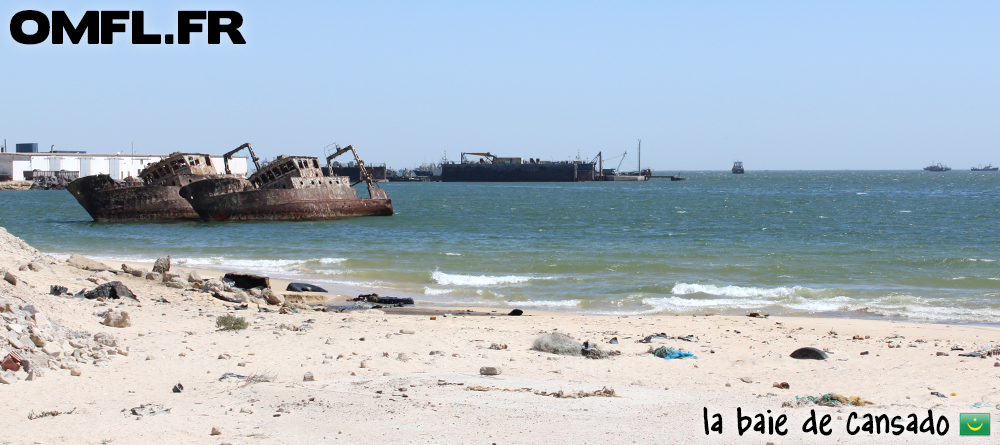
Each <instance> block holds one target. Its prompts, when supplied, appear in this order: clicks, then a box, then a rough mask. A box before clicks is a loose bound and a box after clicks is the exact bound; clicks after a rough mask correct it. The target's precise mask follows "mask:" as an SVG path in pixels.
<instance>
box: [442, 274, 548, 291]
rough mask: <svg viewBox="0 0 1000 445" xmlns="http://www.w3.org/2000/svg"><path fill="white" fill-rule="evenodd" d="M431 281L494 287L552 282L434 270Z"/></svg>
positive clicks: (512, 276) (524, 277) (511, 276)
mask: <svg viewBox="0 0 1000 445" xmlns="http://www.w3.org/2000/svg"><path fill="white" fill-rule="evenodd" d="M431 279H432V280H434V282H435V283H437V284H440V285H442V286H473V287H477V286H496V285H500V284H518V283H525V282H527V281H530V280H552V279H554V278H553V277H527V276H522V275H505V276H492V275H461V274H448V273H444V272H441V271H440V270H435V271H434V272H431Z"/></svg>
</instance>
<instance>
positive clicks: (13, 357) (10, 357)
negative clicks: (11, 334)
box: [0, 348, 24, 371]
mask: <svg viewBox="0 0 1000 445" xmlns="http://www.w3.org/2000/svg"><path fill="white" fill-rule="evenodd" d="M17 349H22V348H17ZM23 360H24V359H23V358H22V357H21V355H20V354H18V353H17V351H16V350H15V351H10V353H8V354H7V356H6V357H4V358H3V361H2V362H0V369H2V370H4V371H20V370H21V362H22V361H23Z"/></svg>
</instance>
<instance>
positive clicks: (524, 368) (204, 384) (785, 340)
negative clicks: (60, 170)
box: [0, 232, 1000, 444]
mask: <svg viewBox="0 0 1000 445" xmlns="http://www.w3.org/2000/svg"><path fill="white" fill-rule="evenodd" d="M31 260H36V261H38V262H40V263H45V264H46V265H47V266H46V267H45V268H42V269H41V270H40V271H37V272H36V271H31V270H30V269H29V270H24V271H21V270H18V269H19V265H22V264H25V263H27V262H28V261H31ZM108 266H109V269H120V266H121V265H120V264H108ZM140 266H141V265H140ZM0 267H4V268H7V269H8V270H11V272H12V273H14V274H15V275H17V277H18V278H20V279H22V280H24V281H26V282H27V284H26V283H24V282H23V281H22V282H21V283H20V284H19V285H18V286H11V285H10V284H8V283H6V282H0V298H5V299H7V300H8V301H10V302H11V303H12V304H15V305H23V304H34V305H36V307H38V308H40V309H41V310H42V311H43V313H44V314H45V315H47V316H48V317H49V318H50V319H51V320H52V321H53V322H55V323H57V324H58V325H61V326H63V327H66V328H68V329H72V330H82V331H87V332H89V334H90V335H91V336H92V335H93V334H94V333H98V332H105V333H110V334H113V335H114V336H115V337H117V339H118V341H119V343H120V345H121V347H122V348H127V352H128V355H127V356H121V355H113V356H111V358H110V361H109V362H108V363H107V365H106V366H95V365H93V364H92V363H91V361H88V362H86V363H74V366H75V367H77V369H79V370H80V371H81V373H82V375H81V376H78V377H75V376H71V375H70V371H69V370H67V369H47V370H45V373H44V375H43V376H41V377H39V378H37V379H35V380H33V381H24V377H25V374H24V373H23V372H20V373H19V374H20V381H18V382H16V383H14V384H11V385H5V384H0V400H2V401H3V406H4V410H3V411H2V414H0V442H10V443H29V444H30V443H43V444H48V443H102V442H104V443H212V444H219V443H234V444H236V443H239V444H243V443H309V442H314V443H480V444H483V443H484V444H490V443H503V444H508V443H558V444H563V443H595V444H602V443H719V444H721V443H757V444H764V443H766V442H768V441H772V442H774V443H778V444H787V443H862V442H865V443H868V442H871V441H872V440H875V442H876V443H953V442H954V441H958V440H960V438H959V419H958V414H959V413H960V412H992V413H997V412H998V411H997V409H996V408H994V407H993V406H995V405H997V403H1000V390H998V389H997V386H998V383H1000V381H998V376H1000V367H994V363H995V362H996V360H995V359H993V358H989V359H980V358H965V357H959V356H958V353H960V352H963V351H957V350H955V351H953V350H952V348H953V347H962V348H964V351H965V352H969V351H974V350H978V349H979V348H980V347H982V346H983V345H986V344H988V343H992V344H993V345H997V346H1000V330H998V329H997V328H993V327H980V326H957V325H944V324H921V323H906V322H895V321H878V320H849V319H834V318H798V317H770V318H767V319H757V318H750V317H733V316H726V317H723V316H699V317H690V316H683V317H681V316H655V317H650V316H633V317H597V316H583V315H570V314H553V313H544V312H533V311H528V312H526V313H525V315H524V316H521V317H511V316H506V315H499V314H503V313H505V312H506V310H499V309H498V310H496V312H495V314H498V315H481V316H474V315H450V316H444V314H446V313H451V314H460V313H461V311H460V310H457V309H455V308H443V309H440V310H438V311H437V312H435V314H437V315H435V316H436V317H437V319H436V320H431V318H430V317H431V315H406V314H397V313H393V312H392V311H391V310H390V311H388V313H381V312H380V311H377V310H375V311H372V310H370V311H361V312H356V313H336V312H312V311H303V312H299V313H294V314H289V315H284V314H279V313H277V312H267V313H263V312H260V313H259V312H257V307H256V306H255V305H251V306H250V310H234V307H235V306H236V305H234V304H230V303H225V302H222V301H220V300H217V299H214V298H212V297H211V296H210V295H208V294H206V293H203V292H201V291H198V290H192V289H184V290H182V289H171V288H167V287H165V286H163V285H162V284H161V283H154V282H151V281H148V280H145V279H140V278H135V277H132V276H126V275H125V274H119V275H118V276H117V277H116V279H118V280H120V281H121V282H122V283H123V284H125V285H126V286H127V287H129V288H130V289H131V290H132V291H133V292H134V293H135V294H136V295H138V297H139V301H138V302H133V301H122V302H118V301H109V302H98V301H91V300H84V299H74V298H68V297H58V296H51V295H48V294H47V292H48V290H49V286H50V285H53V284H55V285H63V286H66V287H67V288H69V290H70V293H75V292H76V291H78V290H80V289H81V288H86V289H92V288H93V287H95V286H96V285H95V284H94V283H91V282H89V281H86V278H87V277H89V276H90V275H91V274H92V272H90V271H84V270H80V269H77V268H75V267H72V266H69V265H67V264H66V263H65V261H64V260H56V259H53V258H51V257H46V256H45V255H42V254H40V253H38V252H37V251H34V250H33V249H31V248H30V247H28V246H27V245H24V244H23V243H19V240H16V239H14V238H13V237H11V236H9V235H8V234H6V232H3V233H0ZM145 267H149V265H145ZM173 270H174V269H172V271H173ZM184 270H185V271H187V270H189V269H184ZM200 273H201V275H202V276H203V277H205V278H208V277H209V276H210V275H211V274H212V273H210V272H207V271H202V272H200ZM214 274H215V275H218V274H219V273H218V272H216V273H214ZM279 285H280V286H281V287H280V289H283V288H284V283H276V284H274V285H272V286H273V287H275V288H278V286H279ZM161 299H165V301H166V302H160V301H158V300H161ZM108 308H120V309H123V310H125V311H128V312H129V314H130V316H131V319H132V326H131V327H126V328H112V327H107V326H104V325H102V324H100V321H101V320H102V318H100V317H97V316H95V315H93V314H94V312H95V311H99V310H106V309H108ZM270 309H271V310H272V311H274V310H277V307H276V306H271V307H270ZM471 309H472V310H474V311H478V312H479V313H487V314H489V313H490V311H491V309H483V308H471ZM432 312H433V311H432ZM225 314H234V315H237V316H242V317H245V318H246V319H247V320H248V321H249V322H250V327H249V329H247V330H245V331H238V332H232V331H219V330H217V328H216V324H215V322H216V317H217V316H220V315H225ZM289 328H291V330H290V329H289ZM295 329H299V330H295ZM0 330H2V329H0ZM401 330H412V331H414V332H415V333H414V334H401V333H400V331H401ZM553 331H556V332H561V333H565V334H569V335H570V336H572V337H574V338H575V339H577V340H580V341H583V340H591V341H594V342H597V343H598V344H599V346H600V347H601V348H602V349H604V350H609V351H613V350H618V351H621V355H620V356H615V357H612V358H610V359H606V360H591V359H586V358H583V357H579V356H558V355H554V354H549V353H543V352H539V351H534V350H531V349H530V347H531V344H532V341H533V339H535V338H536V337H537V336H539V335H540V334H543V333H548V332H553ZM831 331H835V332H836V334H835V335H833V334H831ZM4 332H6V331H4ZM659 332H664V333H667V334H669V335H672V336H681V335H688V334H693V335H695V336H696V337H697V338H698V341H697V342H686V341H681V340H654V341H653V343H652V344H643V343H636V341H637V340H639V339H641V338H642V337H644V336H646V335H650V334H654V333H659ZM0 333H2V332H0ZM854 336H860V337H861V338H862V339H861V340H852V338H853V337H854ZM866 336H867V337H868V338H865V337H866ZM612 337H617V338H618V340H619V341H620V343H619V344H617V345H612V344H608V341H609V340H610V339H611V338H612ZM889 342H895V343H899V344H901V346H902V347H901V348H889V347H888V346H889V344H890V343H889ZM493 344H497V345H498V346H499V345H506V346H507V348H506V349H500V350H496V349H490V347H491V345H493ZM910 344H913V345H914V346H915V347H910ZM3 346H5V347H6V348H7V349H10V347H9V346H8V345H6V344H5V345H3ZM651 346H652V347H659V346H672V347H676V348H683V349H686V350H688V351H691V352H693V353H694V354H696V355H697V356H698V359H697V360H694V359H678V360H663V359H660V358H656V357H654V356H652V355H651V354H648V353H647V352H648V351H649V349H650V347H651ZM802 346H813V347H817V348H821V349H827V350H829V351H830V358H829V359H828V360H822V361H816V360H795V359H792V358H789V356H788V355H789V353H791V352H792V351H794V350H795V349H796V348H798V347H802ZM501 347H502V346H501ZM432 351H441V352H442V354H434V355H431V352H432ZM713 351H714V352H713ZM863 351H868V352H869V354H868V355H864V356H862V355H860V354H861V352H863ZM938 352H946V353H948V354H949V355H948V356H937V355H936V354H937V353H938ZM224 354H226V355H228V356H229V358H220V356H223V357H225V355H224ZM400 354H403V355H402V356H400ZM0 358H2V357H0ZM241 363H242V364H244V365H245V366H240V364H241ZM362 363H364V364H365V367H362ZM484 366H493V367H499V368H501V369H502V372H503V373H502V374H501V375H499V376H481V375H479V369H480V367H484ZM306 372H311V373H312V374H313V375H314V376H315V381H312V382H303V375H304V374H305V373H306ZM225 373H234V374H240V375H244V376H250V375H255V374H256V375H268V376H274V377H275V379H274V380H273V381H270V382H258V383H250V384H247V382H246V381H245V380H242V379H239V378H228V379H223V380H221V381H220V380H219V379H220V377H222V376H223V375H224V374H225ZM744 380H746V381H749V382H745V381H744ZM178 382H180V383H181V384H183V386H184V391H183V392H181V393H173V392H171V388H172V387H173V386H174V385H175V384H176V383H178ZM775 382H787V383H788V384H789V386H790V389H780V388H775V387H773V386H772V384H773V383H775ZM727 384H728V385H730V386H727ZM605 387H606V388H609V389H614V391H615V394H617V397H584V398H557V397H552V396H547V395H542V394H539V393H541V392H545V393H553V392H557V391H560V390H561V391H563V392H564V394H568V393H574V392H576V391H594V390H599V389H602V388H605ZM472 388H475V389H477V390H474V389H472ZM932 391H938V392H940V393H943V394H945V395H948V397H947V398H940V397H937V396H932V395H931V392H932ZM826 393H836V394H841V395H844V396H860V397H862V398H864V399H867V400H870V401H872V402H874V405H868V406H866V407H855V406H850V405H848V406H842V407H823V406H813V407H812V408H815V409H816V412H817V414H818V415H820V416H822V415H824V414H830V415H831V416H832V419H833V420H832V423H831V426H830V427H831V428H832V430H833V433H832V434H831V435H830V436H814V435H812V434H807V433H804V432H802V429H801V427H802V423H803V422H804V421H805V420H806V419H807V418H808V416H809V414H810V411H809V410H810V407H804V408H803V407H798V408H795V407H782V404H783V402H788V401H793V400H794V399H795V396H807V395H812V396H818V395H821V394H826ZM952 393H957V395H955V396H951V394H952ZM984 401H985V402H989V405H990V406H987V407H983V408H972V404H974V403H976V402H984ZM143 404H158V405H162V406H163V407H164V408H168V409H169V413H163V414H158V415H151V416H150V415H147V416H143V417H138V416H134V415H131V414H129V413H128V412H129V410H130V409H131V408H133V407H138V406H140V405H143ZM703 407H707V408H708V410H709V411H710V412H712V413H715V412H718V413H721V414H722V416H723V421H724V427H723V434H722V435H717V434H714V433H713V434H712V435H710V436H706V435H705V433H704V423H703V414H702V409H703ZM737 407H741V408H742V409H743V410H744V411H750V412H753V413H756V412H765V411H766V410H771V411H772V415H775V416H777V415H779V414H785V415H787V416H788V422H787V424H786V425H787V428H788V430H789V432H788V435H786V436H777V435H773V436H772V435H761V434H759V433H754V432H753V431H750V432H747V433H745V434H744V435H743V436H742V437H741V436H739V435H737V431H736V418H735V417H736V408H737ZM928 409H932V410H933V411H934V413H935V416H938V415H945V416H946V417H947V419H948V421H949V424H950V429H949V431H948V433H947V436H945V437H939V436H932V435H930V434H928V433H923V434H917V435H914V434H912V433H904V434H903V435H901V436H893V435H891V434H882V435H876V436H873V435H868V434H864V433H863V434H859V435H857V436H851V435H848V434H847V433H846V431H845V427H846V421H847V418H848V415H849V414H850V413H851V412H858V413H859V414H861V415H863V414H865V413H876V414H879V413H892V414H898V415H903V416H905V415H907V414H910V413H916V414H918V415H919V416H920V418H921V420H922V419H923V418H924V417H926V415H927V410H928ZM70 410H73V412H72V414H63V415H59V416H55V417H44V418H39V419H35V420H29V419H28V416H29V414H30V413H35V414H40V413H42V412H45V411H61V412H66V411H70ZM993 417H994V419H993V421H994V422H993V425H996V417H997V416H993ZM862 422H863V420H862V421H861V422H858V421H854V425H855V426H859V425H860V424H861V423H862ZM902 422H903V424H904V425H905V423H906V419H905V418H904V419H903V420H902ZM213 427H217V428H219V429H220V430H221V432H222V434H221V435H217V436H213V435H210V433H211V431H212V428H213ZM997 434H1000V432H998V433H997ZM964 439H965V438H961V440H964ZM978 439H985V438H978ZM970 443H972V442H970ZM976 443H987V441H986V440H979V442H976Z"/></svg>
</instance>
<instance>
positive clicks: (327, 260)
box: [319, 258, 347, 264]
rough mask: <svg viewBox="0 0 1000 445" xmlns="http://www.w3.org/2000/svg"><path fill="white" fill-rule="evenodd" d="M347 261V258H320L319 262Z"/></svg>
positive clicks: (334, 262)
mask: <svg viewBox="0 0 1000 445" xmlns="http://www.w3.org/2000/svg"><path fill="white" fill-rule="evenodd" d="M344 261H347V258H320V259H319V262H320V263H323V264H340V263H343V262H344Z"/></svg>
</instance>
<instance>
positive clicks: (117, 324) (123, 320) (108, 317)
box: [101, 309, 132, 328]
mask: <svg viewBox="0 0 1000 445" xmlns="http://www.w3.org/2000/svg"><path fill="white" fill-rule="evenodd" d="M101 324H103V325H105V326H110V327H113V328H127V327H129V326H132V318H131V317H129V315H128V312H125V311H122V310H117V309H111V310H109V311H107V312H105V313H104V321H102V322H101Z"/></svg>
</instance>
